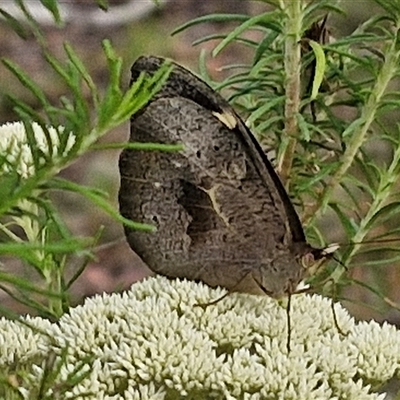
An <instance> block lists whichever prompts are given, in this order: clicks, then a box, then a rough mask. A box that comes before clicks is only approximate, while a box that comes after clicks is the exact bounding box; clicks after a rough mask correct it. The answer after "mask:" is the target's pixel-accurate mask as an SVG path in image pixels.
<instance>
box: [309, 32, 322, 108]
mask: <svg viewBox="0 0 400 400" xmlns="http://www.w3.org/2000/svg"><path fill="white" fill-rule="evenodd" d="M308 44H309V45H310V46H311V48H312V50H313V52H314V56H315V62H316V66H315V74H314V77H313V83H312V90H311V96H310V97H311V100H315V99H316V98H317V96H318V91H319V88H320V87H321V84H322V81H323V79H324V75H325V69H326V58H325V53H324V50H323V48H322V46H321V45H320V44H319V43H317V42H315V41H314V40H310V41H309V42H308Z"/></svg>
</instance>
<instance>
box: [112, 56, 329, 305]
mask: <svg viewBox="0 0 400 400" xmlns="http://www.w3.org/2000/svg"><path fill="white" fill-rule="evenodd" d="M164 62H165V60H164V59H162V58H158V57H152V56H150V57H140V58H139V59H138V60H137V61H136V62H135V63H134V64H133V66H132V83H133V82H135V81H136V80H137V79H138V77H139V75H140V74H141V73H146V74H149V75H152V74H154V73H155V72H156V71H157V70H158V68H159V67H160V66H161V65H162V64H163V63H164ZM130 141H131V142H156V143H165V144H171V143H183V145H184V150H183V151H181V152H179V153H166V152H157V151H153V152H149V151H137V150H129V149H125V150H124V151H123V152H122V154H121V157H120V162H119V168H120V172H121V188H120V192H119V203H120V210H121V214H122V215H123V216H124V217H126V218H129V219H131V220H134V221H140V222H145V223H149V224H153V225H155V226H156V227H157V231H156V232H155V233H149V232H143V231H135V230H132V229H130V228H128V227H126V228H125V232H126V236H127V239H128V242H129V245H130V246H131V248H132V249H133V250H134V251H135V252H136V253H137V254H138V255H139V256H140V257H141V258H142V259H143V260H144V261H145V262H146V264H147V265H148V266H149V267H150V269H152V270H153V271H154V272H156V273H158V274H162V275H165V276H168V277H171V278H187V279H191V280H196V281H203V282H205V283H206V284H208V285H210V286H213V287H215V286H223V287H225V288H227V289H228V290H229V291H239V292H245V293H252V294H267V295H269V296H272V297H275V298H280V297H282V296H286V295H290V294H292V293H294V292H295V291H296V288H297V286H298V284H299V283H300V282H301V281H302V280H303V279H305V278H306V277H307V276H308V274H309V269H308V267H307V266H308V265H309V261H310V259H311V261H313V260H322V259H323V258H324V257H325V255H326V254H325V251H324V250H321V249H315V248H313V247H311V246H310V245H309V244H308V243H307V241H306V238H305V235H304V232H303V228H302V226H301V223H300V220H299V217H298V215H297V213H296V211H295V209H294V207H293V205H292V203H291V201H290V199H289V196H288V194H287V193H286V191H285V189H284V187H283V185H282V183H281V181H280V179H279V177H278V176H277V174H276V173H275V171H274V169H273V167H272V165H271V163H270V162H269V160H268V159H267V157H266V155H265V154H264V152H263V151H262V149H261V147H260V145H259V144H258V142H257V140H256V139H255V137H254V136H253V135H252V133H251V132H250V130H249V129H248V128H247V127H246V125H245V124H244V122H243V121H242V120H241V119H240V117H239V116H238V115H237V114H236V112H235V111H234V110H233V109H232V107H231V106H230V105H229V104H228V103H227V101H225V100H224V99H223V98H222V97H221V96H220V95H219V94H217V93H216V92H215V91H214V90H213V89H212V88H211V87H210V86H208V85H207V84H206V83H205V82H203V81H202V80H200V79H199V78H197V77H196V76H195V75H193V74H192V73H191V72H189V71H188V70H186V69H185V68H183V67H181V66H179V65H177V64H174V68H173V71H172V72H171V74H170V76H169V78H168V80H167V82H166V84H165V85H164V86H163V88H162V89H161V90H160V91H159V92H158V93H157V95H156V96H154V97H153V98H152V99H151V101H150V102H149V103H148V104H147V105H146V106H145V107H144V108H143V109H142V110H141V111H140V112H138V113H136V114H135V115H133V116H132V120H131V135H130Z"/></svg>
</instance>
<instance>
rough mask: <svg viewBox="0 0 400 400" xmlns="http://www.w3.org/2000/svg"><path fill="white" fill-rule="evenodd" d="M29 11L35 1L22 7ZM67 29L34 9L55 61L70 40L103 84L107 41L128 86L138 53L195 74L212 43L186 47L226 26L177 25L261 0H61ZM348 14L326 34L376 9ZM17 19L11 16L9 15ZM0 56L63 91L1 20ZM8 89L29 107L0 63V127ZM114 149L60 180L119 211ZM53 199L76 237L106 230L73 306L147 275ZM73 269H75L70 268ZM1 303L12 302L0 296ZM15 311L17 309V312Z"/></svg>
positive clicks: (88, 212) (121, 133)
mask: <svg viewBox="0 0 400 400" xmlns="http://www.w3.org/2000/svg"><path fill="white" fill-rule="evenodd" d="M27 3H28V4H29V5H30V6H35V3H36V5H37V3H39V2H37V1H30V2H27ZM12 5H13V1H12V0H2V2H1V4H0V6H1V7H3V8H4V9H6V10H8V9H7V7H10V8H9V11H10V12H15V10H13V8H12ZM60 5H61V8H62V11H63V13H64V18H65V20H66V24H65V27H63V28H59V27H55V26H54V25H53V24H52V23H51V19H50V18H49V17H48V16H47V15H46V12H45V11H44V10H43V9H40V8H37V9H36V8H35V10H33V11H34V12H36V13H37V14H36V15H37V18H38V20H40V21H41V24H42V27H43V30H44V32H45V33H46V36H47V41H48V43H49V46H50V48H51V50H52V52H54V54H56V55H57V56H59V57H61V58H62V57H63V46H62V44H63V42H64V41H69V42H70V43H71V44H72V46H73V47H74V48H75V50H76V51H77V53H78V54H79V56H80V57H81V58H82V60H83V61H84V63H85V65H86V66H87V68H88V69H89V71H90V72H91V73H92V76H93V78H94V79H95V82H96V84H98V85H100V86H103V87H105V86H106V84H107V80H108V76H107V72H106V68H105V58H104V56H103V53H102V49H101V40H103V39H105V38H108V39H110V40H111V42H112V44H113V46H114V47H115V49H116V51H117V53H118V54H119V55H121V56H122V57H123V59H124V61H125V64H124V68H125V82H124V83H125V85H126V86H127V85H128V84H129V68H130V65H131V64H132V63H133V61H134V60H135V59H136V58H137V57H138V56H139V55H141V54H156V55H162V56H167V57H170V58H172V59H174V60H176V61H177V62H179V63H181V64H183V65H185V66H187V67H189V68H192V69H196V66H197V64H198V57H199V53H200V50H201V49H202V48H205V49H206V50H211V49H212V48H213V46H214V45H215V42H214V43H212V42H211V43H207V44H205V45H202V46H198V47H193V46H192V45H191V43H192V42H193V41H194V40H196V39H199V38H200V37H202V36H206V35H210V34H213V33H217V32H228V31H229V25H227V24H212V23H208V24H202V25H198V26H196V27H194V28H192V29H190V30H188V31H185V32H183V33H181V34H179V35H176V36H171V32H172V31H173V30H174V29H175V28H176V27H178V26H179V25H181V24H183V23H185V22H187V21H189V20H190V19H193V18H195V17H198V16H201V15H206V14H210V13H221V12H225V13H240V14H256V13H257V12H260V11H262V10H264V9H265V7H266V5H265V4H263V3H262V2H252V1H245V0H229V1H219V0H207V1H204V2H202V1H198V0H169V1H165V2H161V5H160V6H159V7H157V6H155V5H154V3H152V2H151V1H150V0H149V1H146V0H143V1H140V0H130V1H128V0H110V6H111V7H110V12H109V13H105V12H103V11H101V10H99V9H98V8H97V6H96V4H95V2H94V1H90V0H67V1H60ZM342 5H343V7H344V8H345V9H347V15H346V16H343V17H340V18H339V17H333V18H331V19H330V20H329V29H330V31H331V33H332V34H333V35H334V36H341V35H343V34H347V33H349V32H351V31H352V30H353V29H354V28H355V27H356V26H357V24H358V23H359V22H360V21H362V20H365V19H367V18H368V15H373V14H374V12H375V11H376V7H375V6H374V5H373V4H372V2H370V1H368V0H363V1H351V2H343V4H342ZM15 15H16V14H15ZM0 55H1V57H7V58H10V59H12V60H13V61H15V62H17V63H18V64H19V65H20V66H21V67H22V68H23V69H24V70H25V71H27V72H28V73H29V75H30V76H31V77H33V78H34V80H35V81H36V82H37V83H38V84H40V85H41V87H42V88H44V90H45V91H46V92H47V93H48V94H49V95H50V96H51V98H52V99H53V100H54V102H57V101H58V98H59V97H60V96H61V95H63V86H62V85H61V84H60V82H59V81H58V79H57V78H56V77H55V76H54V75H53V74H49V73H47V72H48V67H47V66H46V63H45V62H44V61H43V59H42V57H41V55H40V52H39V49H38V47H37V45H36V44H35V41H34V39H33V38H28V39H27V40H25V41H23V40H22V39H21V38H19V37H18V36H17V35H16V34H15V33H14V32H13V31H12V30H11V29H9V28H8V27H7V26H6V25H5V24H4V21H3V20H1V19H0ZM249 56H250V54H249V53H248V52H247V51H246V50H245V49H243V48H241V47H229V48H228V49H227V50H225V51H224V52H222V54H221V55H220V56H219V58H217V59H211V57H209V58H208V67H209V70H210V73H211V75H212V76H213V77H214V78H216V79H218V77H219V74H220V72H219V71H218V68H219V66H221V65H223V64H225V63H227V62H231V61H236V62H238V61H241V60H243V59H246V58H247V57H249ZM10 90H11V91H12V92H13V93H16V94H17V95H19V96H23V98H24V100H25V101H29V102H31V105H33V106H35V102H34V100H33V99H32V98H31V97H29V96H28V97H26V92H25V91H24V90H23V88H22V87H21V86H20V85H19V84H18V83H16V80H15V79H14V78H12V77H11V74H10V73H8V72H7V71H6V70H5V69H4V67H3V66H0V123H4V122H6V121H13V120H15V119H16V116H15V114H14V113H13V111H12V109H11V108H10V105H9V104H8V103H7V101H6V100H5V97H4V96H3V93H4V92H5V91H10ZM128 132H129V127H128V124H125V125H124V126H121V127H119V128H118V129H116V130H115V131H113V132H111V133H110V134H109V135H107V137H105V138H104V139H103V142H121V141H125V140H126V139H127V137H128ZM118 155H119V151H111V150H108V151H98V152H92V153H90V154H87V155H86V156H85V157H84V158H82V159H80V160H78V161H77V162H76V163H75V164H74V165H72V166H71V167H70V168H68V169H67V170H65V171H63V172H62V175H63V176H64V177H66V178H68V179H71V180H73V181H75V182H79V183H82V184H85V185H89V186H95V187H100V188H102V189H103V190H104V191H106V192H108V193H109V195H110V201H111V202H112V203H113V204H114V205H115V207H116V208H117V207H118V205H117V192H118V187H119V175H118ZM54 199H55V201H56V203H57V204H58V206H59V209H60V210H61V214H62V216H63V217H64V218H65V220H66V221H67V223H68V225H69V227H70V229H71V230H72V231H73V232H74V233H76V235H80V236H91V235H94V234H95V233H96V232H97V230H98V229H99V226H101V225H103V226H104V227H105V230H104V233H103V236H102V240H101V242H102V243H103V244H104V246H103V248H101V247H100V249H99V250H98V251H97V252H96V256H97V259H96V260H95V261H94V262H91V263H90V264H89V266H88V267H87V268H86V270H85V271H84V273H83V274H82V276H81V277H80V278H79V279H78V281H77V282H76V283H75V284H74V286H73V296H74V302H75V303H77V302H80V301H81V300H82V299H83V298H84V297H86V296H88V295H92V294H94V293H101V292H111V291H115V290H118V289H124V288H127V287H129V286H130V285H131V284H132V283H133V282H135V281H137V280H139V279H142V278H143V277H145V276H147V275H148V274H149V273H150V272H149V270H148V269H147V268H146V267H145V266H144V265H143V264H142V263H141V262H140V260H138V258H137V257H135V255H134V254H133V252H132V251H131V250H130V248H129V247H128V245H127V244H126V243H125V240H124V236H123V230H122V227H121V226H120V225H119V224H118V223H116V222H115V221H113V220H112V219H111V218H109V217H108V216H107V215H105V214H103V213H101V212H100V211H99V210H96V208H95V207H93V206H92V205H91V204H89V203H87V202H86V201H85V200H84V199H83V198H82V197H80V196H75V195H72V194H70V195H66V194H65V193H62V195H61V194H57V193H55V194H54ZM71 268H72V269H73V265H71ZM0 299H1V302H2V304H3V305H6V304H11V303H9V302H10V300H9V299H7V300H6V299H5V298H4V295H3V294H1V293H0ZM18 311H23V310H22V309H21V310H18Z"/></svg>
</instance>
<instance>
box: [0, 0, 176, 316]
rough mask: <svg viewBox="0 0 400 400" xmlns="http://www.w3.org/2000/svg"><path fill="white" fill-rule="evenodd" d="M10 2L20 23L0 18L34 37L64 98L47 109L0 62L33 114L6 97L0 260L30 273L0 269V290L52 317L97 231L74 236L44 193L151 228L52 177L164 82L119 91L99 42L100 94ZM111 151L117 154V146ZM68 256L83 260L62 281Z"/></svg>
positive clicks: (97, 193) (117, 65) (101, 195)
mask: <svg viewBox="0 0 400 400" xmlns="http://www.w3.org/2000/svg"><path fill="white" fill-rule="evenodd" d="M16 3H18V5H19V7H20V9H21V10H22V11H23V13H24V15H25V21H24V22H23V23H20V22H18V21H17V20H16V19H15V18H13V17H12V16H11V15H9V14H8V13H6V12H5V11H4V10H2V9H1V8H0V13H1V14H2V16H3V17H4V18H5V20H6V21H7V22H8V23H9V26H10V27H11V28H12V29H13V30H14V31H15V32H17V33H19V34H20V36H21V37H22V38H24V37H26V36H27V35H28V34H30V35H34V36H35V38H36V41H37V43H39V44H40V48H41V51H42V54H43V57H44V59H45V60H46V62H47V65H48V67H49V69H50V72H51V73H53V74H55V75H56V76H58V77H59V78H60V80H61V81H62V82H63V84H64V86H65V93H66V95H65V96H63V97H62V98H61V99H60V101H59V104H58V105H56V104H54V102H52V101H51V100H50V99H49V96H48V94H46V93H45V91H44V90H43V89H42V88H41V87H40V85H39V84H37V83H36V82H35V81H34V80H33V79H32V78H31V77H30V76H29V75H28V74H27V73H25V72H24V71H23V70H22V68H20V67H19V66H18V65H17V64H16V63H15V62H13V61H11V60H9V59H3V60H2V62H3V64H4V65H5V67H6V68H7V69H8V70H9V71H11V72H12V74H13V75H14V77H15V78H16V79H17V80H18V81H19V82H20V83H21V84H22V85H23V87H24V88H25V89H26V91H27V92H28V93H30V95H32V96H33V97H34V98H35V99H36V101H37V103H38V104H39V105H40V108H39V109H34V108H33V107H31V106H30V105H29V104H27V103H26V102H24V101H22V100H20V99H19V98H18V97H16V96H14V95H13V94H12V93H9V94H8V98H9V101H10V102H11V103H12V104H13V109H14V112H15V113H16V115H17V116H18V117H19V118H20V120H21V122H19V123H14V124H5V125H3V126H1V127H0V131H1V136H0V149H1V155H0V185H1V188H2V189H1V193H0V218H1V219H0V221H1V223H0V232H1V238H2V240H1V243H0V255H3V256H11V257H15V258H17V259H19V260H22V261H23V262H24V264H25V265H27V266H28V268H29V270H30V272H29V275H30V276H31V277H32V276H36V278H35V279H32V281H31V280H26V279H24V278H21V277H18V276H16V275H15V274H13V273H10V272H5V271H4V270H3V271H1V269H0V289H1V290H3V291H5V292H6V293H8V294H9V295H10V296H12V297H13V298H15V299H16V300H17V301H18V302H20V303H22V304H25V305H26V306H29V307H31V308H33V309H35V310H36V312H38V313H39V314H40V315H44V316H47V317H50V318H55V319H57V318H59V317H60V316H61V315H62V314H63V313H64V312H65V311H66V310H67V309H68V307H69V299H68V289H69V287H70V286H71V284H72V283H73V282H74V280H75V279H76V278H77V276H78V275H79V274H80V273H81V272H82V270H83V269H84V267H85V265H86V264H87V262H88V260H89V259H90V258H91V257H92V253H91V249H92V248H93V246H95V245H96V242H97V240H98V238H99V236H100V234H101V228H99V232H98V234H97V235H96V236H95V237H90V238H78V237H74V236H73V235H72V233H71V231H70V230H69V229H68V228H67V225H66V224H65V222H64V221H63V220H62V218H61V217H60V215H59V213H58V211H57V209H56V207H55V206H54V204H53V202H52V201H51V199H50V198H49V193H50V192H52V191H70V192H75V193H78V194H81V195H82V196H84V197H85V198H86V199H88V200H89V201H91V202H92V203H94V205H95V206H96V207H98V208H99V209H102V210H103V211H105V212H106V213H108V214H110V215H111V216H112V217H113V218H115V219H116V220H117V221H120V222H121V223H125V224H130V225H132V224H133V225H132V226H133V227H135V228H136V229H146V230H151V229H153V227H151V226H148V225H144V224H140V223H135V222H133V221H128V220H126V219H124V218H123V217H122V216H120V215H119V213H118V212H117V211H116V210H115V208H114V207H113V206H112V205H111V204H110V203H109V200H108V198H107V196H108V195H107V193H105V192H104V191H102V190H100V189H98V188H89V187H84V186H82V185H79V184H77V183H74V182H72V181H69V180H67V179H63V178H61V177H60V176H57V174H58V173H59V172H60V171H62V170H63V169H65V168H66V167H67V166H69V165H70V164H71V163H73V162H75V161H76V160H77V159H78V158H79V157H82V156H83V155H85V154H86V153H87V152H89V151H91V150H93V149H101V148H102V147H101V146H99V145H98V144H97V141H98V139H99V138H101V137H102V136H104V135H105V134H106V133H108V132H109V131H110V130H112V129H113V128H115V127H116V126H118V125H120V124H121V123H123V122H125V121H127V120H128V119H129V117H130V115H132V113H134V112H136V111H137V110H139V109H140V108H141V107H142V106H143V105H144V104H146V102H147V101H148V100H149V99H150V98H151V96H152V95H153V94H154V93H155V92H156V91H157V90H158V89H159V88H160V87H161V85H162V84H163V82H164V80H165V79H166V77H167V76H168V73H169V67H168V65H166V66H164V67H163V68H161V69H160V71H159V73H157V76H155V77H154V78H153V79H148V78H146V77H144V76H143V77H142V79H140V80H139V81H138V82H137V84H135V85H133V86H132V87H130V88H128V89H127V90H124V89H123V88H122V86H121V73H122V72H121V71H122V59H121V58H120V57H118V56H117V55H116V54H115V52H114V50H113V48H112V46H111V44H110V42H109V41H108V40H104V41H103V49H104V62H105V63H107V69H108V72H109V83H108V85H107V88H106V90H105V92H104V93H102V91H101V90H100V89H99V88H98V87H96V85H95V83H94V80H93V78H92V77H91V75H90V73H89V71H88V70H87V68H86V67H85V65H84V64H83V63H82V61H81V60H80V59H79V57H78V55H77V54H76V52H75V51H74V49H73V47H72V46H71V45H70V44H69V43H65V45H64V53H65V54H64V55H65V61H61V60H60V59H58V58H56V57H55V56H54V55H53V54H52V53H51V52H50V50H49V49H48V44H47V42H46V39H45V37H44V35H43V34H42V31H41V29H40V27H39V26H38V25H37V24H36V22H35V20H34V18H33V16H32V15H31V14H30V13H29V11H28V10H27V9H26V7H25V3H24V1H22V0H21V1H20V0H18V1H17V2H16ZM102 3H104V2H102ZM42 4H43V5H44V6H46V7H47V8H48V9H49V10H50V11H51V12H52V14H53V16H54V20H55V21H59V13H58V4H57V2H56V1H45V0H42ZM88 93H89V95H88ZM103 147H104V146H103ZM111 147H121V148H122V147H123V144H115V145H111ZM132 147H133V148H138V147H140V148H141V149H143V148H144V149H148V150H151V149H154V148H156V149H161V150H171V149H172V150H176V149H179V148H180V146H173V145H172V146H162V145H159V146H157V145H154V144H149V145H146V144H143V143H140V144H135V143H133V144H132ZM72 255H79V256H81V257H82V259H83V261H82V266H81V268H78V270H77V271H76V273H75V274H74V276H73V277H72V278H71V279H69V280H67V279H66V275H65V270H66V266H67V264H68V260H69V258H70V257H71V256H72ZM35 272H36V273H35ZM1 311H2V313H3V314H6V315H9V314H10V310H7V309H6V308H3V307H2V308H1Z"/></svg>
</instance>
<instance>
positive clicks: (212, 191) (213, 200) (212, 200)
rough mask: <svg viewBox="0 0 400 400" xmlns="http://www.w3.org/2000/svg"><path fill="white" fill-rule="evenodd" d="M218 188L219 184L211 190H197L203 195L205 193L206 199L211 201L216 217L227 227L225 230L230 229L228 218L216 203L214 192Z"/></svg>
mask: <svg viewBox="0 0 400 400" xmlns="http://www.w3.org/2000/svg"><path fill="white" fill-rule="evenodd" d="M220 186H221V184H217V185H215V186H213V187H212V188H211V189H205V188H203V187H201V186H199V188H200V189H201V190H202V191H203V192H204V193H207V195H208V197H209V198H210V200H211V204H212V207H213V209H214V211H215V212H216V213H217V215H218V217H220V218H221V220H222V221H223V223H224V224H225V225H226V226H227V228H229V229H232V226H231V225H230V223H229V221H228V218H227V217H226V216H225V215H224V214H223V213H222V211H221V207H220V205H219V204H218V201H217V196H216V191H217V190H218V188H219V187H220Z"/></svg>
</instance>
